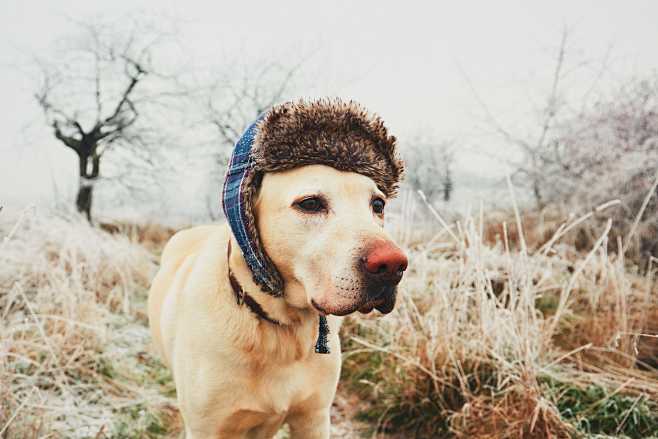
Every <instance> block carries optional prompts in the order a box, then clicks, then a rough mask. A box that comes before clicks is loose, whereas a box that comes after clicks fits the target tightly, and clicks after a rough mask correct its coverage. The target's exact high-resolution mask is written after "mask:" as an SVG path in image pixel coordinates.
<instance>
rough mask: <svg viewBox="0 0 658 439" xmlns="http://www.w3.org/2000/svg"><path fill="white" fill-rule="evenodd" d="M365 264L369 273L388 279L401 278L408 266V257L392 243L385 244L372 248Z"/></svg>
mask: <svg viewBox="0 0 658 439" xmlns="http://www.w3.org/2000/svg"><path fill="white" fill-rule="evenodd" d="M364 262H365V267H366V270H367V271H368V273H370V274H371V275H375V276H381V277H387V278H391V277H399V278H401V277H402V273H403V272H404V270H406V269H407V264H408V260H407V256H406V255H405V254H404V253H402V250H400V249H399V248H397V247H396V246H395V245H393V244H392V243H390V242H383V243H381V244H379V245H377V246H376V247H374V248H372V249H371V250H370V252H369V253H368V254H367V255H366V257H365V261H364ZM398 280H399V279H398Z"/></svg>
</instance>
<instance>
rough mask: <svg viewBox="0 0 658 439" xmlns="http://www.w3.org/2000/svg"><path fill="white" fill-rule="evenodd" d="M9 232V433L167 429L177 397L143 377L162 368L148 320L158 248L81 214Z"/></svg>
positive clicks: (0, 283) (0, 297)
mask: <svg viewBox="0 0 658 439" xmlns="http://www.w3.org/2000/svg"><path fill="white" fill-rule="evenodd" d="M0 230H1V231H2V237H3V238H4V239H3V241H2V243H0V437H3V438H32V437H34V438H36V437H44V435H45V436H47V437H144V436H143V435H142V433H144V434H145V433H147V432H148V429H149V428H150V429H152V430H157V429H158V428H159V427H160V426H161V423H160V421H159V420H156V419H155V418H156V417H158V416H160V417H161V416H163V412H162V410H164V409H165V408H166V405H167V404H170V403H171V401H170V400H169V399H167V398H166V397H165V396H162V394H161V393H160V392H158V391H157V390H155V389H154V388H153V387H144V386H142V385H141V384H143V382H144V381H147V380H153V379H155V378H153V377H152V375H153V374H154V373H158V372H157V370H158V369H157V367H155V366H154V365H155V364H156V363H155V360H152V359H151V358H150V356H149V355H148V354H147V353H146V352H142V351H144V350H145V349H146V346H147V344H148V338H149V337H148V331H147V330H146V327H145V326H144V324H143V323H141V324H140V320H141V321H144V320H145V315H144V313H143V311H142V309H143V301H144V300H145V293H146V290H147V288H148V283H149V281H150V278H151V274H152V273H153V270H154V268H155V264H154V260H153V258H152V256H151V255H150V254H149V253H148V252H147V251H146V250H144V248H142V247H141V246H139V245H136V244H134V243H132V242H130V241H129V240H128V239H127V238H125V237H122V236H110V235H108V234H107V233H105V232H103V231H101V230H99V229H96V228H93V227H91V226H90V225H88V224H87V223H86V222H84V221H81V220H80V218H79V217H77V216H70V217H66V216H40V215H36V214H33V213H31V212H27V213H26V214H25V215H24V216H23V218H22V219H20V220H19V221H18V222H16V223H14V224H8V225H7V224H5V226H4V227H2V228H1V229H0ZM156 409H157V410H160V412H158V411H157V410H156ZM161 409H162V410H161ZM140 411H141V413H140ZM140 423H141V424H144V425H140ZM125 424H130V431H131V432H132V433H131V434H124V435H122V433H121V432H120V430H121V429H122V428H124V426H125Z"/></svg>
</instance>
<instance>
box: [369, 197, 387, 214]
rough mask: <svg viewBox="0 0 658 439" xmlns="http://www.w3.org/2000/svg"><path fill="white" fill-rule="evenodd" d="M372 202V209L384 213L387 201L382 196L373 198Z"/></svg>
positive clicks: (377, 212)
mask: <svg viewBox="0 0 658 439" xmlns="http://www.w3.org/2000/svg"><path fill="white" fill-rule="evenodd" d="M370 204H371V205H372V210H373V211H374V212H375V213H376V214H377V215H381V214H382V213H384V206H386V202H385V201H384V200H382V199H381V198H373V200H372V202H371V203H370Z"/></svg>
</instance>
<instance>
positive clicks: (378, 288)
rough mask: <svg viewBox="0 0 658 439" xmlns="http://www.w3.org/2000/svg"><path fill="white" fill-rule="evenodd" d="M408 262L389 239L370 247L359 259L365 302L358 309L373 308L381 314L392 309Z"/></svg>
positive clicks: (368, 309)
mask: <svg viewBox="0 0 658 439" xmlns="http://www.w3.org/2000/svg"><path fill="white" fill-rule="evenodd" d="M408 263H409V262H408V260H407V256H406V255H405V254H404V253H403V252H402V250H400V249H399V248H398V247H397V246H395V245H394V244H393V243H391V242H389V241H381V242H378V243H377V244H376V245H374V246H372V247H370V248H369V249H368V251H367V252H366V254H365V256H363V257H362V258H361V259H360V265H361V267H360V268H361V272H362V273H363V278H364V281H365V284H366V302H365V303H364V304H363V305H362V306H361V307H360V308H359V311H360V312H362V313H369V312H370V311H372V310H373V308H375V309H377V310H378V311H379V312H381V313H383V314H388V313H389V312H391V311H393V308H394V307H395V298H396V293H397V285H398V284H399V283H400V281H401V280H402V276H403V274H404V271H405V270H406V269H407V265H408Z"/></svg>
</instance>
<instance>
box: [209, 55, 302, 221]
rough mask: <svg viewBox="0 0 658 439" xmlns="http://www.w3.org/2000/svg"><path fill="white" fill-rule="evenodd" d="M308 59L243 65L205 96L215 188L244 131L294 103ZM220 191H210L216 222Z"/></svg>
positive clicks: (229, 73)
mask: <svg viewBox="0 0 658 439" xmlns="http://www.w3.org/2000/svg"><path fill="white" fill-rule="evenodd" d="M305 60H306V58H304V59H301V60H299V61H298V62H296V63H295V64H292V65H290V64H282V63H280V62H274V61H267V62H260V63H250V64H249V65H242V66H240V67H239V71H237V72H236V71H231V72H226V73H225V74H224V78H223V79H220V80H215V81H214V82H213V83H212V85H211V86H210V87H209V92H207V93H206V96H205V114H206V121H207V122H208V123H209V124H210V125H211V126H212V127H213V128H214V129H213V132H214V135H213V136H212V151H213V153H212V155H211V161H212V162H213V163H214V166H212V171H211V172H212V175H214V176H215V178H213V179H211V184H212V185H213V187H215V186H218V185H219V184H221V182H220V179H221V178H222V177H223V176H224V170H225V168H226V165H227V164H228V159H229V157H230V154H231V151H232V148H233V146H234V145H235V143H236V142H237V141H238V139H239V138H240V136H241V135H242V133H243V131H244V130H245V129H246V128H247V126H248V125H249V124H250V123H252V122H253V121H254V120H255V119H256V118H257V117H258V116H259V115H260V114H261V113H263V112H264V111H265V110H267V109H269V108H270V107H272V106H273V105H275V104H277V103H281V102H283V101H286V100H289V99H292V98H293V96H292V92H293V90H294V88H295V81H296V80H297V79H298V74H299V72H300V70H301V68H302V66H303V64H304V62H305ZM216 205H217V197H216V191H214V190H211V191H209V195H208V197H207V202H206V207H207V211H208V214H209V216H210V217H211V218H212V219H216V217H217V215H216V213H215V212H216V211H217V208H216Z"/></svg>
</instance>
